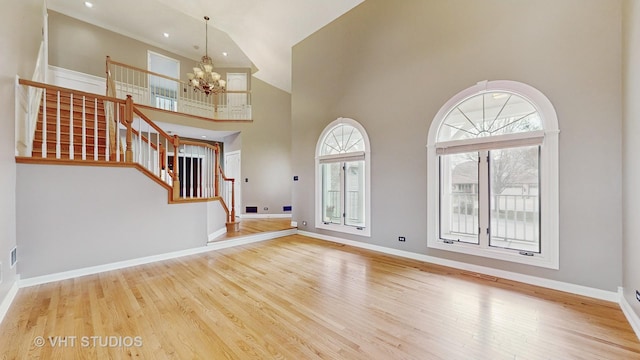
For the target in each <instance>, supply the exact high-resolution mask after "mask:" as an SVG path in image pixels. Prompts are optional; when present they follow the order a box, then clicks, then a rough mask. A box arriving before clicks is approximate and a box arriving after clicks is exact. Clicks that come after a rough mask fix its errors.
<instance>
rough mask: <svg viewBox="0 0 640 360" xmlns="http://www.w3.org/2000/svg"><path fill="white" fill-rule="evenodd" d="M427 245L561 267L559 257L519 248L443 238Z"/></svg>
mask: <svg viewBox="0 0 640 360" xmlns="http://www.w3.org/2000/svg"><path fill="white" fill-rule="evenodd" d="M427 247H429V248H432V249H438V250H446V251H451V252H456V253H462V254H467V255H474V256H481V257H485V258H491V259H496V260H502V261H508V262H512V263H518V264H524V265H531V266H538V267H543V268H547V269H554V270H558V269H559V268H560V265H559V260H558V257H557V256H556V257H554V256H550V255H549V254H534V255H533V256H527V255H521V254H519V252H518V251H517V250H505V249H499V248H486V247H480V246H479V245H473V244H466V243H458V242H454V243H453V244H449V243H445V242H443V241H441V240H431V241H429V242H428V243H427Z"/></svg>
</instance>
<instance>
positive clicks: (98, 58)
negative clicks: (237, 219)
mask: <svg viewBox="0 0 640 360" xmlns="http://www.w3.org/2000/svg"><path fill="white" fill-rule="evenodd" d="M49 39H50V51H49V56H50V58H49V62H50V64H51V65H55V66H59V67H62V68H67V69H71V70H75V71H79V72H84V73H88V74H92V75H96V76H101V77H104V72H105V70H104V68H105V57H106V55H110V56H111V58H112V59H114V60H117V61H119V62H123V63H127V64H131V65H134V66H137V67H141V68H146V67H147V65H146V64H147V50H152V51H155V52H157V53H160V54H163V55H166V56H169V57H172V58H174V59H178V60H180V62H181V71H182V73H183V74H184V73H186V70H188V69H190V68H191V67H193V64H195V60H190V59H186V58H184V57H181V56H178V55H176V54H172V53H169V52H166V51H164V50H162V49H159V48H156V47H153V46H151V45H148V44H145V43H142V42H139V41H137V40H134V39H131V38H128V37H125V36H122V35H118V34H116V33H113V32H111V31H108V30H105V29H102V28H99V27H96V26H93V25H91V24H87V23H85V22H82V21H78V20H76V19H73V18H70V17H68V16H65V15H62V14H59V13H56V12H52V11H50V15H49ZM217 70H218V71H219V72H220V73H221V74H222V75H224V74H225V72H226V71H229V72H241V71H246V72H249V71H250V70H249V69H240V68H226V69H224V68H223V69H217ZM250 78H251V76H250ZM250 82H251V84H250V87H251V99H252V112H253V122H251V123H226V124H225V123H218V122H216V123H214V122H210V121H202V120H194V119H190V118H185V117H181V118H178V117H172V116H167V115H166V114H157V113H155V114H154V115H153V117H152V120H156V121H163V122H173V123H179V124H182V125H190V126H194V127H200V128H206V129H213V130H224V131H240V132H241V134H240V135H239V137H241V139H242V141H236V142H233V143H232V144H230V145H231V147H227V144H225V149H226V150H227V151H231V149H234V150H238V149H239V150H241V151H242V169H241V172H242V177H243V182H242V203H243V204H242V208H243V209H244V207H245V206H257V207H258V209H259V210H260V212H261V213H270V214H273V213H276V214H280V213H282V207H283V206H285V205H290V204H291V182H290V178H291V176H290V174H291V170H290V150H291V137H290V134H291V130H290V129H291V95H290V94H289V93H287V92H284V91H282V90H280V89H277V88H275V87H273V86H271V85H269V84H267V83H265V82H262V81H260V80H258V79H255V78H252V79H251V81H250ZM238 140H239V138H238ZM238 144H240V145H238ZM244 178H248V179H249V182H247V183H245V182H244ZM265 207H267V208H269V210H267V211H264V210H263V209H264V208H265Z"/></svg>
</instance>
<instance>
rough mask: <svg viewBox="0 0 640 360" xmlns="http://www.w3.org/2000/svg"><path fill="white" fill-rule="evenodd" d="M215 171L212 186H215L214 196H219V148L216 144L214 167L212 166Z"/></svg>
mask: <svg viewBox="0 0 640 360" xmlns="http://www.w3.org/2000/svg"><path fill="white" fill-rule="evenodd" d="M214 168H215V171H214V174H215V177H214V182H215V184H214V186H215V189H214V191H215V194H214V195H215V196H220V146H218V144H216V147H215V165H214Z"/></svg>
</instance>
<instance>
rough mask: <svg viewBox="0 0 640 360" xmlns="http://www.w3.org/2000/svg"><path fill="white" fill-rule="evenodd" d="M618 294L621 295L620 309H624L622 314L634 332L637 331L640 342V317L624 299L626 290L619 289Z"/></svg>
mask: <svg viewBox="0 0 640 360" xmlns="http://www.w3.org/2000/svg"><path fill="white" fill-rule="evenodd" d="M618 294H619V295H620V308H621V309H622V313H624V316H625V317H626V318H627V321H629V324H631V327H632V328H633V331H635V333H636V336H637V337H638V339H639V340H640V317H639V316H638V314H636V312H635V311H633V308H632V307H631V305H630V304H629V302H628V301H627V299H626V298H625V297H624V289H623V288H622V287H619V288H618Z"/></svg>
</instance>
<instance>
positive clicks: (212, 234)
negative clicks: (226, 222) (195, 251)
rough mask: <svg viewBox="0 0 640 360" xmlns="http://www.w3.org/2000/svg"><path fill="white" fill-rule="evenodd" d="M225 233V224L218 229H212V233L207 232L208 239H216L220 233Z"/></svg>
mask: <svg viewBox="0 0 640 360" xmlns="http://www.w3.org/2000/svg"><path fill="white" fill-rule="evenodd" d="M226 233H227V227H226V226H225V227H223V228H221V229H218V230H216V231H214V232H213V233H211V234H209V238H208V241H211V240H213V239H216V238H218V237H220V236H222V235H224V234H226Z"/></svg>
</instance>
